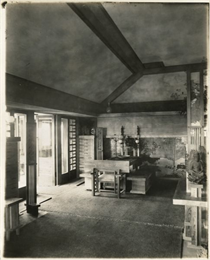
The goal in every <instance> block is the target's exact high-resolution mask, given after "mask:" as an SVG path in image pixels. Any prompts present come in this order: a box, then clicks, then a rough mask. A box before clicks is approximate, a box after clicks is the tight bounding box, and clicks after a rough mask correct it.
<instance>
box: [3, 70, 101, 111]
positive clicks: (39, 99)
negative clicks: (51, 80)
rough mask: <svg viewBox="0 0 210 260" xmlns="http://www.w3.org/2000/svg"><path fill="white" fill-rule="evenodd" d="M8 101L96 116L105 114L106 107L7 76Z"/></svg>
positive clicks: (9, 102) (8, 102)
mask: <svg viewBox="0 0 210 260" xmlns="http://www.w3.org/2000/svg"><path fill="white" fill-rule="evenodd" d="M6 101H7V104H13V103H19V104H23V105H25V106H26V107H27V106H28V105H31V106H37V107H42V108H44V109H54V110H60V111H66V112H74V113H80V114H87V115H93V116H96V115H97V114H98V113H103V112H105V107H103V106H102V105H101V104H98V103H96V102H93V101H89V100H86V99H83V98H80V97H77V96H74V95H71V94H67V93H64V92H62V91H59V90H55V89H52V88H49V87H46V86H44V85H41V84H38V83H35V82H32V81H29V80H26V79H23V78H20V77H17V76H14V75H11V74H8V73H7V74H6Z"/></svg>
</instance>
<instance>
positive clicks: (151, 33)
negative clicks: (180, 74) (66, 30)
mask: <svg viewBox="0 0 210 260" xmlns="http://www.w3.org/2000/svg"><path fill="white" fill-rule="evenodd" d="M103 5H104V7H105V8H106V10H107V11H108V13H109V14H110V16H111V17H112V19H113V20H114V22H115V23H116V24H117V26H118V27H119V29H120V30H121V32H122V33H123V34H124V36H125V37H126V39H127V40H128V42H129V43H130V44H131V46H132V47H133V49H134V51H136V53H137V55H138V56H139V58H140V59H141V61H142V62H143V63H149V62H155V61H163V62H164V63H165V65H166V66H169V65H179V64H187V63H196V62H201V61H202V60H203V59H204V58H206V57H207V22H208V21H207V18H208V5H207V4H182V3H181V4H157V3H156V4H154V3H149V4H145V3H120V4H119V3H116V4H110V3H105V4H103Z"/></svg>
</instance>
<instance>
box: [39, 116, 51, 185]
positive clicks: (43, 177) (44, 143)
mask: <svg viewBox="0 0 210 260" xmlns="http://www.w3.org/2000/svg"><path fill="white" fill-rule="evenodd" d="M54 141H55V140H54V117H53V116H52V115H37V184H38V186H39V187H43V186H44V187H46V186H48V187H49V186H54V185H55V155H54Z"/></svg>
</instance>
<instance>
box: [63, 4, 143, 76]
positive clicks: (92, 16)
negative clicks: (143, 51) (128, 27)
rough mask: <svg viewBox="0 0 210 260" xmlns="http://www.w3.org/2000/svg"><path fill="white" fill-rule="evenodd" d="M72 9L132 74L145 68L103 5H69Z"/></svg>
mask: <svg viewBox="0 0 210 260" xmlns="http://www.w3.org/2000/svg"><path fill="white" fill-rule="evenodd" d="M68 5H69V6H70V7H71V9H72V10H73V11H74V12H75V13H76V14H77V15H78V16H79V17H80V18H81V19H82V20H83V22H84V23H85V24H86V25H87V26H88V27H89V28H90V29H91V30H92V31H93V32H94V33H95V34H96V35H97V36H98V37H99V38H100V39H101V41H102V42H103V43H104V44H105V45H106V46H107V47H108V48H109V49H110V50H111V51H112V52H113V53H114V54H115V55H116V56H117V57H118V58H119V59H120V61H121V62H122V63H123V64H124V65H125V66H126V67H127V68H128V69H129V70H130V71H131V72H132V73H135V72H139V71H142V70H143V68H144V66H143V64H142V62H141V61H140V59H139V57H138V56H137V55H136V53H135V52H134V50H133V49H132V47H131V46H130V44H129V43H128V41H127V40H126V39H125V37H124V36H123V34H122V33H121V31H120V30H119V28H118V27H117V26H116V24H115V23H114V21H113V20H112V18H111V17H110V16H109V14H108V13H107V11H106V10H105V8H104V7H103V5H102V4H101V3H94V4H88V3H68Z"/></svg>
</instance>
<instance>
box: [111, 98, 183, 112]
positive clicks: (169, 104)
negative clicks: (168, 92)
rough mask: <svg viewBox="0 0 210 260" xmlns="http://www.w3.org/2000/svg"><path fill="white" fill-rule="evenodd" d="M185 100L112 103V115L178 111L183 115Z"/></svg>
mask: <svg viewBox="0 0 210 260" xmlns="http://www.w3.org/2000/svg"><path fill="white" fill-rule="evenodd" d="M186 106H187V102H186V100H170V101H151V102H136V103H113V104H112V105H111V108H112V113H133V112H161V111H162V112H163V111H179V112H180V113H182V114H183V113H185V111H186V109H187V108H186Z"/></svg>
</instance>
